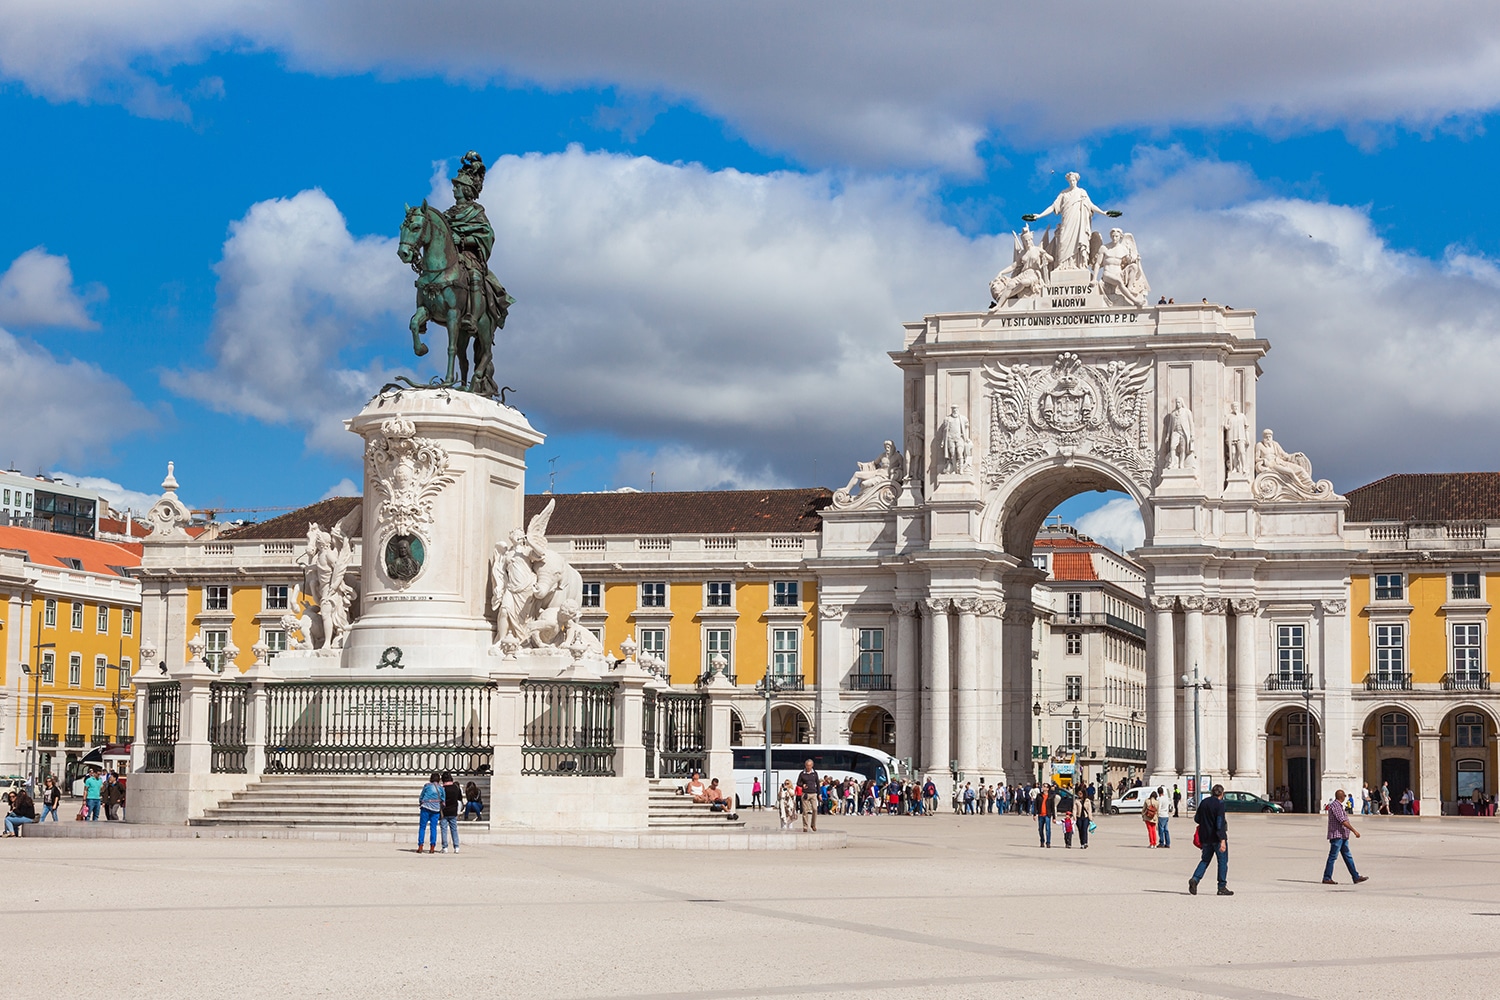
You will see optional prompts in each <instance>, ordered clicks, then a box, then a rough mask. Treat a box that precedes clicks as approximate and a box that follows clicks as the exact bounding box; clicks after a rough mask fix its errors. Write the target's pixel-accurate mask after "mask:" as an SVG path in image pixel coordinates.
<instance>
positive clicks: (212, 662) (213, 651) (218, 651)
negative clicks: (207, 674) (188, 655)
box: [203, 628, 229, 671]
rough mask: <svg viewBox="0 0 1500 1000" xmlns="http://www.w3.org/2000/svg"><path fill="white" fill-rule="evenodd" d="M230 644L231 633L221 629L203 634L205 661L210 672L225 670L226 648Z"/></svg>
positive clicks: (206, 630) (213, 629) (206, 631)
mask: <svg viewBox="0 0 1500 1000" xmlns="http://www.w3.org/2000/svg"><path fill="white" fill-rule="evenodd" d="M228 644H229V633H228V632H227V631H226V630H224V629H221V628H211V629H205V630H204V632H203V659H204V660H205V661H206V662H207V663H208V668H209V669H210V670H215V671H222V670H223V669H224V647H225V646H227V645H228Z"/></svg>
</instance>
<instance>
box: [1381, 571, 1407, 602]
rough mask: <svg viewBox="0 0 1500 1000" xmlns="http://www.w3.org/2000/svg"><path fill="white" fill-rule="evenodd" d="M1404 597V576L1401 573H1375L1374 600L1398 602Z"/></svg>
mask: <svg viewBox="0 0 1500 1000" xmlns="http://www.w3.org/2000/svg"><path fill="white" fill-rule="evenodd" d="M1405 596H1406V575H1405V574H1403V573H1376V574H1375V600H1377V601H1399V600H1401V599H1402V598H1403V597H1405Z"/></svg>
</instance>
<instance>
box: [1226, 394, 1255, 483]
mask: <svg viewBox="0 0 1500 1000" xmlns="http://www.w3.org/2000/svg"><path fill="white" fill-rule="evenodd" d="M1249 450H1250V418H1249V417H1247V416H1245V414H1243V413H1241V412H1240V408H1239V405H1238V404H1236V403H1230V404H1229V415H1228V416H1226V417H1225V418H1224V467H1225V468H1226V469H1228V470H1229V471H1230V472H1231V473H1239V474H1240V475H1245V474H1246V473H1248V472H1249V471H1250V470H1249V468H1248V467H1247V466H1246V464H1245V458H1246V454H1245V453H1246V452H1247V451H1249Z"/></svg>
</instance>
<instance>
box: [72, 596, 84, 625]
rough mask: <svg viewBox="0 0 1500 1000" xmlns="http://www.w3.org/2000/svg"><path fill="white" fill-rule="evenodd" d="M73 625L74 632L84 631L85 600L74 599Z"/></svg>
mask: <svg viewBox="0 0 1500 1000" xmlns="http://www.w3.org/2000/svg"><path fill="white" fill-rule="evenodd" d="M72 627H73V631H74V632H82V631H83V602H82V601H74V602H73V621H72Z"/></svg>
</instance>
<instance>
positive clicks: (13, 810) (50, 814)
mask: <svg viewBox="0 0 1500 1000" xmlns="http://www.w3.org/2000/svg"><path fill="white" fill-rule="evenodd" d="M61 805H62V788H61V787H60V786H59V785H58V783H57V779H56V778H54V777H52V775H50V774H49V775H47V777H46V778H45V779H44V780H43V781H42V786H41V787H40V788H35V787H33V785H32V782H31V780H30V779H27V781H26V782H25V783H24V784H21V785H18V786H16V787H14V788H12V789H10V790H9V791H7V792H5V793H4V794H3V795H0V807H3V810H0V811H3V814H4V822H5V832H4V833H3V834H0V836H5V837H19V836H20V835H21V829H22V828H23V827H25V826H28V825H29V824H32V823H42V822H45V821H46V820H47V819H48V818H51V820H52V822H54V823H56V822H58V809H59V808H60V807H61ZM73 818H74V819H77V820H81V821H83V822H90V823H97V822H100V821H101V820H103V821H113V822H123V821H124V819H125V782H124V781H123V780H122V779H121V778H120V776H119V775H117V774H115V773H114V772H113V771H110V772H108V773H105V772H104V771H101V770H99V769H98V768H91V769H90V770H89V773H88V775H87V776H86V777H85V778H84V779H83V801H82V802H81V803H79V806H78V813H77V815H76V816H74V817H73Z"/></svg>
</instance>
